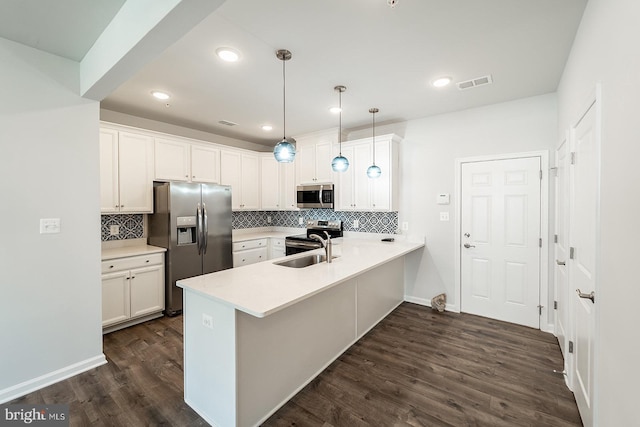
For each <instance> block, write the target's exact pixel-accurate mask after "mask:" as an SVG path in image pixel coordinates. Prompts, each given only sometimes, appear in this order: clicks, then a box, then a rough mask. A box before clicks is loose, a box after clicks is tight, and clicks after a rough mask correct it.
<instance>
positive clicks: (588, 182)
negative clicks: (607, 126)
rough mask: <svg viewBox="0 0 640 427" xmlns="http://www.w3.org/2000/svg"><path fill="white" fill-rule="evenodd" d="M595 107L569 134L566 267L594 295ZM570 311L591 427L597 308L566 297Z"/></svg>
mask: <svg viewBox="0 0 640 427" xmlns="http://www.w3.org/2000/svg"><path fill="white" fill-rule="evenodd" d="M595 110H596V107H595V104H594V105H592V106H591V107H590V108H589V110H588V111H587V112H586V113H585V115H584V116H583V117H582V119H581V120H580V122H579V123H578V124H577V125H576V127H575V128H574V130H573V138H572V139H573V144H574V149H573V151H574V154H573V159H572V165H571V173H570V177H571V178H570V179H571V182H570V203H571V206H570V212H571V213H570V230H569V245H570V253H571V252H573V256H572V257H571V259H570V262H569V278H570V284H571V288H572V289H575V290H576V291H577V290H578V289H579V290H580V291H581V292H582V293H583V294H589V293H591V292H595V285H596V280H595V278H596V276H595V275H596V226H597V202H598V200H597V190H598V153H597V145H596V144H597V135H596V114H595ZM569 295H570V300H571V304H572V306H573V310H572V311H573V329H574V334H575V335H574V340H573V341H574V364H573V372H572V373H573V392H574V394H575V398H576V403H577V404H578V409H579V410H580V415H581V416H582V421H583V423H584V425H585V426H591V425H593V390H594V387H593V378H594V363H593V362H594V339H595V333H594V332H595V313H594V310H595V307H596V305H595V302H594V301H592V300H590V299H587V298H580V297H579V296H578V293H577V292H570V293H569Z"/></svg>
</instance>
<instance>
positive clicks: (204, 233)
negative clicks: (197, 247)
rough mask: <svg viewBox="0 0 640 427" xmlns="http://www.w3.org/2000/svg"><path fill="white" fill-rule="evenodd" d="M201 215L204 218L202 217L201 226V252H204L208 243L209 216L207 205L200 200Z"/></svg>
mask: <svg viewBox="0 0 640 427" xmlns="http://www.w3.org/2000/svg"><path fill="white" fill-rule="evenodd" d="M202 216H203V218H204V219H203V222H204V227H203V228H202V237H203V242H202V247H203V249H202V252H204V253H205V254H206V253H207V244H208V243H209V217H208V215H207V205H206V204H205V203H204V202H202Z"/></svg>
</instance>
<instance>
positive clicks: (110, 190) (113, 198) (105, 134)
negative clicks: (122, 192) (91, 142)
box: [100, 129, 120, 213]
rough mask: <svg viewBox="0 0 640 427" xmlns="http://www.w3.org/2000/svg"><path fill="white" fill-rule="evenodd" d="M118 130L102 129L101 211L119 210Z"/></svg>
mask: <svg viewBox="0 0 640 427" xmlns="http://www.w3.org/2000/svg"><path fill="white" fill-rule="evenodd" d="M119 208H120V202H119V195H118V132H117V131H115V130H111V129H100V212H103V213H112V212H118V211H119Z"/></svg>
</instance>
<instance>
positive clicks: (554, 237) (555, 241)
mask: <svg viewBox="0 0 640 427" xmlns="http://www.w3.org/2000/svg"><path fill="white" fill-rule="evenodd" d="M553 243H558V235H557V234H554V235H553Z"/></svg>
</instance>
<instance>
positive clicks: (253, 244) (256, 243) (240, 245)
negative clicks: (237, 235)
mask: <svg viewBox="0 0 640 427" xmlns="http://www.w3.org/2000/svg"><path fill="white" fill-rule="evenodd" d="M266 247H267V239H256V240H245V241H244V242H235V243H234V244H233V252H238V251H244V250H246V249H255V248H266Z"/></svg>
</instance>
